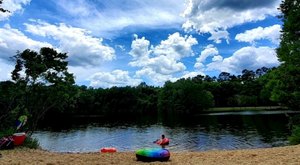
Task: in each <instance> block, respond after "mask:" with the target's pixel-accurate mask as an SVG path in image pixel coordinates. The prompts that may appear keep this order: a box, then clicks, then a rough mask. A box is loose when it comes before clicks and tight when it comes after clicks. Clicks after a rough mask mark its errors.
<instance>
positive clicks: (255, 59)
mask: <svg viewBox="0 0 300 165" xmlns="http://www.w3.org/2000/svg"><path fill="white" fill-rule="evenodd" d="M220 59H221V58H220ZM278 65H279V61H278V58H277V56H276V52H275V49H273V48H270V47H257V48H256V47H243V48H241V49H239V50H237V51H236V52H234V53H233V55H232V56H231V57H228V58H224V59H223V60H216V61H214V62H212V63H210V64H207V65H206V67H207V68H206V70H207V71H211V70H217V71H220V72H223V71H225V72H229V73H233V74H237V73H241V71H242V70H244V69H250V70H256V69H258V68H261V67H274V66H278Z"/></svg>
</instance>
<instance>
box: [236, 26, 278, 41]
mask: <svg viewBox="0 0 300 165" xmlns="http://www.w3.org/2000/svg"><path fill="white" fill-rule="evenodd" d="M280 31H281V27H280V25H273V26H270V27H265V28H263V27H258V28H255V29H251V30H247V31H245V32H244V33H240V34H237V35H236V36H235V39H236V40H238V41H240V42H250V43H254V42H255V41H256V40H261V39H267V40H270V41H271V42H272V43H274V44H277V45H278V44H279V42H280V34H281V32H280Z"/></svg>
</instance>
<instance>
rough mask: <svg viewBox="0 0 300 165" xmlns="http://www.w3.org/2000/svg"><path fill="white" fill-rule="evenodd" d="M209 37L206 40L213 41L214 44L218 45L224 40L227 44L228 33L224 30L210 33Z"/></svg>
mask: <svg viewBox="0 0 300 165" xmlns="http://www.w3.org/2000/svg"><path fill="white" fill-rule="evenodd" d="M210 34H211V36H210V37H209V38H208V40H213V41H214V42H215V43H217V44H220V43H221V42H222V40H221V39H225V40H226V42H227V44H229V33H228V32H227V31H226V30H220V31H212V32H210Z"/></svg>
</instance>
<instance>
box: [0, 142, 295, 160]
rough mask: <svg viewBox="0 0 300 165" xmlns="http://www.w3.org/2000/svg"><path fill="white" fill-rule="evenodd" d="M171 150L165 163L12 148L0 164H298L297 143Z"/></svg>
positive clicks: (129, 156)
mask: <svg viewBox="0 0 300 165" xmlns="http://www.w3.org/2000/svg"><path fill="white" fill-rule="evenodd" d="M170 152H171V157H170V160H169V161H166V162H159V161H158V162H157V161H156V162H150V163H145V162H140V161H137V160H136V156H135V152H116V153H100V152H90V153H57V152H49V151H45V150H41V149H28V148H15V149H13V150H0V153H1V154H2V157H0V164H1V165H2V164H3V165H6V164H22V165H23V164H46V165H55V164H70V165H71V164H72V165H76V164H92V165H93V164H104V165H105V164H125V165H126V164H182V165H186V164H191V165H193V164H205V165H212V164H222V165H235V164H236V165H241V164H253V165H254V164H255V165H257V164H263V165H269V164H270V165H271V164H300V156H299V155H300V145H295V146H284V147H274V148H260V149H242V150H211V151H203V152H172V151H171V150H170Z"/></svg>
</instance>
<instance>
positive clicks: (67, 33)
mask: <svg viewBox="0 0 300 165" xmlns="http://www.w3.org/2000/svg"><path fill="white" fill-rule="evenodd" d="M25 26H26V28H27V29H26V31H27V32H30V33H32V34H35V35H39V36H42V37H50V38H52V39H54V40H56V41H58V43H59V45H58V48H59V49H60V51H62V52H67V53H68V55H69V60H70V65H81V66H86V65H99V64H101V63H102V62H103V61H111V60H113V59H115V50H114V49H113V48H111V47H109V46H106V45H103V43H102V38H96V37H93V36H92V35H91V34H90V32H89V31H86V30H84V29H81V28H76V27H72V26H68V25H66V24H64V23H61V24H58V25H51V24H49V23H46V22H41V21H36V22H35V23H34V22H33V23H32V24H28V23H26V24H25Z"/></svg>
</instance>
